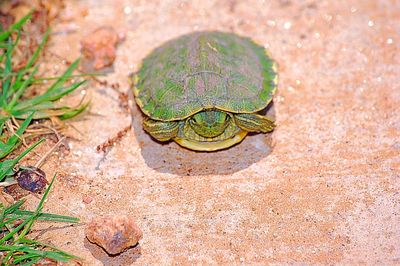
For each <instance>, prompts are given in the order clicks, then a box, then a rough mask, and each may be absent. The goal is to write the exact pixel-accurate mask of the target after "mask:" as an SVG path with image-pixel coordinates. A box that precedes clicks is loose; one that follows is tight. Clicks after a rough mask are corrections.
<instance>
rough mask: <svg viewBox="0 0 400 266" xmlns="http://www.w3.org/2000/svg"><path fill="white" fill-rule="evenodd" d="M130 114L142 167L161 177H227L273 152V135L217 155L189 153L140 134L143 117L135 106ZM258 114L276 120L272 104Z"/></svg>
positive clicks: (253, 138) (255, 137) (252, 137)
mask: <svg viewBox="0 0 400 266" xmlns="http://www.w3.org/2000/svg"><path fill="white" fill-rule="evenodd" d="M131 111H132V116H133V117H132V125H133V128H134V132H135V136H136V139H137V141H138V142H139V145H140V147H141V154H142V156H143V158H144V160H145V163H146V164H147V165H148V166H149V167H150V168H152V169H154V170H156V171H158V172H160V173H169V174H176V175H180V176H198V175H210V174H213V175H229V174H232V173H235V172H238V171H240V170H243V169H246V168H247V167H249V166H250V165H252V164H254V163H256V162H258V161H260V160H262V159H264V158H265V157H267V156H268V155H269V154H270V153H271V152H272V149H273V144H272V143H273V141H272V139H273V133H269V134H249V135H248V136H247V137H246V138H245V139H244V140H243V141H242V142H241V143H238V144H236V145H235V146H233V147H231V148H228V149H225V150H221V151H216V152H196V151H192V150H188V149H186V148H183V147H181V146H179V145H178V144H176V143H175V142H173V141H172V142H168V143H161V142H158V141H156V140H154V139H153V138H151V137H150V136H149V135H148V134H147V133H146V132H145V131H144V130H143V127H142V121H143V115H142V113H141V111H140V110H139V108H138V107H137V106H136V104H134V106H132V110H131ZM261 114H264V115H267V116H268V117H270V118H272V119H274V120H275V108H274V105H273V103H272V102H271V103H270V104H269V105H268V106H267V107H266V108H265V109H264V110H263V111H262V112H261Z"/></svg>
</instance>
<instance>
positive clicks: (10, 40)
mask: <svg viewBox="0 0 400 266" xmlns="http://www.w3.org/2000/svg"><path fill="white" fill-rule="evenodd" d="M30 16H31V14H28V15H27V16H25V17H24V18H22V19H21V20H20V21H18V22H17V23H15V24H14V25H12V26H10V29H8V30H6V31H2V32H1V33H0V48H2V50H3V51H4V52H3V53H2V55H1V56H0V78H1V93H0V106H1V107H0V125H4V123H5V122H6V121H7V120H8V119H10V118H12V117H14V118H16V119H25V118H26V117H28V115H29V114H31V113H32V112H34V116H33V119H42V118H50V117H58V118H61V119H67V118H71V117H73V116H75V115H77V114H79V113H80V112H82V111H83V110H84V109H85V108H86V107H87V104H81V105H80V106H78V107H69V106H57V105H56V101H57V100H59V99H61V98H62V97H64V96H65V95H67V94H70V93H71V92H73V91H74V90H76V89H77V88H79V87H80V86H81V85H82V84H83V83H85V80H83V81H77V82H73V83H72V84H66V83H67V81H68V80H70V79H71V78H72V77H73V72H74V70H76V69H77V67H78V64H79V59H78V60H75V61H74V62H73V63H72V64H71V65H70V66H69V67H68V68H67V69H66V70H65V72H64V73H63V74H62V75H61V76H59V77H57V78H56V80H55V81H54V83H53V84H52V85H50V86H49V87H48V88H47V89H46V91H45V92H44V93H43V94H41V95H37V96H34V97H32V98H29V99H26V98H23V96H24V93H25V92H26V91H27V89H29V88H30V87H31V86H32V85H34V84H35V83H37V82H38V79H35V74H36V73H37V72H38V69H39V64H38V63H37V59H38V57H39V55H40V53H41V51H42V49H43V47H44V46H45V44H46V42H47V39H48V37H49V33H50V31H49V30H48V31H46V32H45V34H44V36H43V39H42V41H41V43H40V44H39V46H38V48H37V49H36V50H35V51H34V52H33V54H32V56H31V58H30V59H29V60H28V61H27V62H26V63H25V65H24V67H22V68H20V69H19V70H14V69H15V68H13V51H14V49H15V47H16V46H17V45H18V42H19V39H20V37H21V27H22V25H23V23H25V22H26V21H27V20H29V18H30ZM21 23H22V24H21ZM15 25H18V26H15ZM13 30H14V31H16V34H14V35H16V37H13V35H12V34H11V32H12V31H13ZM52 79H53V78H52ZM40 80H44V79H43V78H42V79H40Z"/></svg>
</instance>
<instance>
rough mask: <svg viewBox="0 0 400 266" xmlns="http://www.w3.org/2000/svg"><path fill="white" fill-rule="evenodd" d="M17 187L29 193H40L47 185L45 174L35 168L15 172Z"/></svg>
mask: <svg viewBox="0 0 400 266" xmlns="http://www.w3.org/2000/svg"><path fill="white" fill-rule="evenodd" d="M17 182H18V185H19V186H20V187H21V188H23V189H25V190H28V191H30V192H34V193H37V192H42V191H43V190H44V189H45V188H46V185H47V183H48V182H47V179H46V174H45V173H44V172H43V170H42V169H39V168H37V167H35V166H28V167H24V168H23V169H21V170H19V171H18V172H17Z"/></svg>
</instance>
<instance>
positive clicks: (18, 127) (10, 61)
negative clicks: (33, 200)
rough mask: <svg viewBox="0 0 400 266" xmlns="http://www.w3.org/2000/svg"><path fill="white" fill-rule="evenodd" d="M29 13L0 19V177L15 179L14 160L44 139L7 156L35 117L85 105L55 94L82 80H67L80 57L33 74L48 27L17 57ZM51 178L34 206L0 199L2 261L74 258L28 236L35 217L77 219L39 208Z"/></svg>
mask: <svg viewBox="0 0 400 266" xmlns="http://www.w3.org/2000/svg"><path fill="white" fill-rule="evenodd" d="M31 16H32V12H31V13H29V14H28V15H26V16H25V17H23V18H22V19H21V20H19V21H18V22H16V23H14V24H13V25H11V26H10V27H9V28H8V29H2V28H1V24H0V80H1V87H0V89H1V90H0V181H3V180H4V179H13V175H14V174H15V171H14V167H15V165H16V164H17V163H18V162H19V161H20V160H21V159H22V158H23V157H24V156H25V155H26V154H28V153H29V152H30V151H32V150H33V149H34V148H35V147H37V146H38V145H39V144H40V143H41V142H43V141H44V139H41V140H39V141H37V142H36V143H34V144H32V145H31V146H29V147H28V148H26V149H25V150H24V151H22V152H21V153H20V154H16V155H12V156H14V158H13V159H10V158H9V157H11V156H9V155H10V154H11V153H12V152H13V151H15V149H16V148H17V147H18V145H19V144H20V143H21V142H22V141H23V139H24V137H23V134H24V132H25V131H26V130H27V128H28V127H29V125H30V124H31V122H32V121H33V120H35V119H47V118H58V119H61V120H63V119H68V118H71V117H74V116H76V115H77V114H79V113H81V112H82V111H83V110H85V109H86V107H87V106H88V103H81V104H79V105H78V106H77V107H70V106H59V105H58V104H57V103H58V102H57V101H58V100H59V99H61V98H62V97H64V96H65V95H68V94H70V93H72V92H73V91H75V90H76V89H77V88H79V87H80V86H81V85H82V84H83V83H84V82H85V81H76V82H70V81H71V79H72V78H74V77H76V76H74V75H73V72H74V71H75V70H76V69H77V67H78V64H79V60H76V61H74V62H73V63H72V64H71V65H70V66H69V67H68V68H67V69H66V70H65V72H64V73H63V74H62V75H61V76H59V77H55V78H54V77H52V78H43V77H36V74H37V73H38V71H39V63H38V58H39V56H40V54H41V51H42V50H43V48H44V46H45V44H46V42H47V40H48V37H49V33H50V31H49V30H48V31H47V32H45V33H44V35H43V38H42V41H41V42H40V44H39V45H38V47H37V48H36V49H35V50H34V51H32V56H31V57H30V58H29V59H27V60H26V62H22V64H21V62H20V61H21V60H20V59H21V58H18V57H17V53H15V51H16V49H18V45H19V41H20V39H21V36H23V35H22V34H24V33H23V26H24V24H25V23H27V21H29V19H30V18H31ZM25 34H26V33H25ZM23 49H28V48H27V47H25V48H23ZM45 80H46V81H50V80H54V82H53V83H52V84H51V85H50V86H48V87H47V88H46V90H44V92H43V93H42V94H38V95H34V96H32V97H28V92H29V90H30V89H32V88H33V86H34V85H35V86H37V85H38V83H42V82H43V81H45ZM31 94H32V93H31ZM53 182H54V178H53V180H52V181H51V183H50V185H49V186H48V188H47V190H46V191H45V193H44V195H43V197H42V199H41V201H40V203H39V205H38V207H37V209H36V211H34V212H32V211H26V210H22V209H21V206H22V205H23V203H24V201H18V202H16V203H14V204H12V205H11V206H8V207H7V206H5V205H3V204H1V203H0V237H1V239H0V265H32V264H34V263H37V262H38V261H40V260H41V259H44V258H47V259H51V260H55V261H68V260H70V259H78V258H77V257H75V256H73V255H70V254H68V253H65V252H63V251H61V250H59V249H58V248H56V247H54V246H51V245H48V244H45V243H42V242H39V241H36V240H34V239H31V238H29V237H28V234H29V232H30V230H31V227H32V225H33V224H34V222H36V221H37V220H43V221H52V222H67V223H77V222H78V219H77V218H73V217H69V216H61V215H55V214H49V213H43V212H42V209H43V204H44V201H45V200H46V198H47V196H48V193H49V191H50V188H51V186H52V184H53Z"/></svg>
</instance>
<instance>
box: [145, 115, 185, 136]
mask: <svg viewBox="0 0 400 266" xmlns="http://www.w3.org/2000/svg"><path fill="white" fill-rule="evenodd" d="M143 128H144V130H146V131H147V133H149V134H150V135H151V136H152V137H153V138H155V139H156V140H159V141H168V140H170V139H172V138H174V137H176V135H177V134H178V130H179V122H176V121H171V122H164V121H157V120H153V119H146V120H144V121H143Z"/></svg>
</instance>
